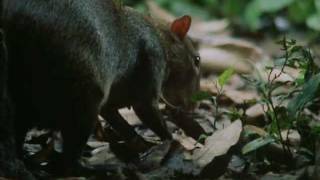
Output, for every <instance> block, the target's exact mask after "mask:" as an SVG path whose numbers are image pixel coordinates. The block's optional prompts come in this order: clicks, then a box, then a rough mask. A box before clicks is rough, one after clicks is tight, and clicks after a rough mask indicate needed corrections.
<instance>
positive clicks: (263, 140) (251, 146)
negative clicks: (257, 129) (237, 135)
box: [242, 137, 275, 154]
mask: <svg viewBox="0 0 320 180" xmlns="http://www.w3.org/2000/svg"><path fill="white" fill-rule="evenodd" d="M273 142H275V140H274V139H273V138H272V137H260V138H258V139H255V140H253V141H251V142H249V143H248V144H246V145H245V146H244V147H243V148H242V154H248V153H250V152H252V151H256V150H258V149H259V148H261V147H263V146H266V145H268V144H270V143H273Z"/></svg>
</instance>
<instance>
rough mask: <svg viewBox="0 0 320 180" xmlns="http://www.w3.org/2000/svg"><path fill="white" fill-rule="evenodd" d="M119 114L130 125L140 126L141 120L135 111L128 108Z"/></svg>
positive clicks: (121, 110)
mask: <svg viewBox="0 0 320 180" xmlns="http://www.w3.org/2000/svg"><path fill="white" fill-rule="evenodd" d="M119 113H120V114H121V116H122V117H123V118H124V119H125V120H127V121H128V123H129V124H130V125H139V124H141V121H140V119H139V118H138V116H137V115H136V113H135V112H134V111H133V109H128V108H122V109H120V110H119Z"/></svg>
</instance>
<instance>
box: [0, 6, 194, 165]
mask: <svg viewBox="0 0 320 180" xmlns="http://www.w3.org/2000/svg"><path fill="white" fill-rule="evenodd" d="M3 3H4V4H3V9H4V11H3V14H2V16H3V27H4V30H5V32H6V34H7V46H8V55H9V59H10V61H9V92H10V95H11V96H12V99H13V102H14V105H15V112H16V116H15V127H14V128H15V135H16V142H17V145H18V148H19V149H21V145H22V144H23V141H24V137H25V133H26V132H27V131H28V130H29V129H30V128H31V127H34V126H38V127H41V128H51V129H53V130H60V131H61V132H62V136H63V141H64V143H63V157H62V159H63V162H62V163H61V164H62V165H64V166H65V167H75V166H76V165H77V164H78V163H77V161H78V158H79V157H80V156H81V152H82V149H83V147H84V146H85V143H86V141H87V139H88V136H89V135H90V133H91V131H92V128H93V126H94V123H95V122H97V116H98V114H99V113H100V114H101V115H102V116H104V117H105V118H106V119H107V120H108V121H109V122H111V124H112V125H113V126H114V127H115V129H119V128H120V129H121V128H122V127H124V126H126V125H127V124H126V123H123V121H122V120H121V118H119V119H117V116H118V115H119V114H118V112H117V110H118V108H120V107H123V106H132V107H133V108H134V110H135V112H136V113H137V115H138V116H139V118H140V119H141V120H142V121H143V122H144V123H145V124H146V125H147V126H148V127H149V128H151V129H152V130H153V131H154V132H155V133H156V134H157V135H159V136H160V137H161V138H162V139H171V138H172V137H171V133H170V132H169V131H168V130H167V127H166V123H165V122H164V120H163V118H162V116H161V113H160V111H159V108H158V101H159V97H160V95H161V94H162V88H163V87H167V89H166V92H164V95H165V96H168V97H169V96H170V93H172V92H173V91H177V89H176V87H177V84H179V86H181V87H179V89H181V92H183V93H181V94H179V96H180V95H181V97H175V98H172V99H174V100H172V103H174V104H180V105H181V106H182V107H184V108H186V109H189V108H190V107H192V103H190V101H189V99H188V98H186V97H188V96H189V95H191V94H192V93H194V92H195V91H196V90H197V89H198V87H199V57H198V55H197V53H196V51H195V50H194V49H193V47H192V45H191V42H190V40H189V39H188V38H186V37H185V36H186V33H187V32H188V29H189V27H190V23H191V18H190V17H188V16H185V17H183V18H182V19H180V20H177V21H175V22H174V23H173V25H172V26H171V29H170V27H169V26H164V25H160V24H157V23H155V22H154V21H152V20H151V19H150V18H147V17H145V16H143V15H141V14H139V13H137V12H135V11H134V10H132V9H128V8H125V7H122V6H119V5H117V4H116V3H114V2H113V1H112V0H91V1H87V0H66V1H62V0H46V1H44V0H3ZM174 82H176V84H175V83H174ZM179 92H180V90H179ZM128 128H129V127H128ZM120 131H121V130H120ZM130 132H133V131H130ZM121 133H126V132H121ZM124 136H130V133H129V134H125V135H124ZM20 154H22V153H21V152H20Z"/></svg>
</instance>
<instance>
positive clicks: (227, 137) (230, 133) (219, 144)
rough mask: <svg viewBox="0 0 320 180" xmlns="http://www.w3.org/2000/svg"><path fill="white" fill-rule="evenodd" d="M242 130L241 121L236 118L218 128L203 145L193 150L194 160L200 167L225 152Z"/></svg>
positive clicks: (233, 143)
mask: <svg viewBox="0 0 320 180" xmlns="http://www.w3.org/2000/svg"><path fill="white" fill-rule="evenodd" d="M241 132H242V122H241V121H240V120H236V121H235V122H233V123H232V124H231V125H229V126H228V127H226V128H225V129H222V130H218V131H217V132H215V133H214V134H213V135H211V136H210V137H208V138H207V139H206V142H205V146H204V147H203V148H201V149H199V150H195V152H194V154H193V156H192V157H193V160H194V162H195V163H196V164H197V165H198V166H199V167H200V168H201V167H205V166H207V165H208V164H210V163H211V162H212V160H213V159H214V158H215V157H217V156H221V155H224V154H226V153H227V152H228V151H229V149H230V148H231V147H232V146H234V145H235V144H237V143H238V141H239V138H240V134H241Z"/></svg>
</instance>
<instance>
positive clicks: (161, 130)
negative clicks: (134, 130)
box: [133, 103, 172, 140]
mask: <svg viewBox="0 0 320 180" xmlns="http://www.w3.org/2000/svg"><path fill="white" fill-rule="evenodd" d="M133 109H134V111H135V112H136V114H137V116H138V117H139V118H140V120H141V121H142V122H143V123H144V124H146V126H147V127H149V128H150V129H151V130H152V131H153V132H154V133H156V134H157V135H158V136H159V137H160V138H161V139H162V140H171V139H172V135H171V133H170V132H169V130H168V127H167V124H166V122H165V120H164V118H163V117H162V114H161V112H160V110H159V107H158V103H147V104H139V105H135V106H133Z"/></svg>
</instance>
